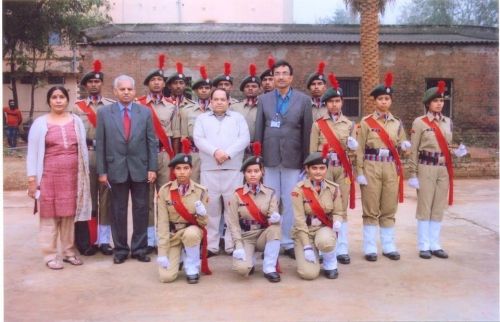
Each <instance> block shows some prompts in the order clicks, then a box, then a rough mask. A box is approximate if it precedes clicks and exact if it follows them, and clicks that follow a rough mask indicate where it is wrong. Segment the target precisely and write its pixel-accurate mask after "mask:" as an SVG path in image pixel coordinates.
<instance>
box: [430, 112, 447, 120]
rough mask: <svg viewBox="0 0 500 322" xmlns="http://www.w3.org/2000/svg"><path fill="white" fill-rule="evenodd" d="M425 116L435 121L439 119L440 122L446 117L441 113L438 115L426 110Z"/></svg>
mask: <svg viewBox="0 0 500 322" xmlns="http://www.w3.org/2000/svg"><path fill="white" fill-rule="evenodd" d="M426 116H427V118H428V119H429V120H430V121H431V122H432V121H434V120H436V121H438V122H439V121H441V122H446V119H445V117H444V115H443V114H442V113H439V116H438V115H434V113H432V112H427V115H426Z"/></svg>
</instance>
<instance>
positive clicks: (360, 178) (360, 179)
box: [356, 175, 368, 186]
mask: <svg viewBox="0 0 500 322" xmlns="http://www.w3.org/2000/svg"><path fill="white" fill-rule="evenodd" d="M356 181H357V182H358V183H359V185H360V186H367V185H368V181H366V178H365V176H364V175H360V176H358V177H357V178H356Z"/></svg>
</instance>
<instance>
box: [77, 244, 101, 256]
mask: <svg viewBox="0 0 500 322" xmlns="http://www.w3.org/2000/svg"><path fill="white" fill-rule="evenodd" d="M96 253H97V247H95V246H90V247H89V248H87V249H84V250H83V251H81V252H80V254H82V255H83V256H94V255H95V254H96Z"/></svg>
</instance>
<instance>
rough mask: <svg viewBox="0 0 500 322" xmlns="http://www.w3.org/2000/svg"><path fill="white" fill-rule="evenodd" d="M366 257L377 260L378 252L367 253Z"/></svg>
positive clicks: (373, 260) (370, 260)
mask: <svg viewBox="0 0 500 322" xmlns="http://www.w3.org/2000/svg"><path fill="white" fill-rule="evenodd" d="M365 259H366V260H367V261H369V262H375V261H376V260H377V254H375V253H370V254H366V255H365Z"/></svg>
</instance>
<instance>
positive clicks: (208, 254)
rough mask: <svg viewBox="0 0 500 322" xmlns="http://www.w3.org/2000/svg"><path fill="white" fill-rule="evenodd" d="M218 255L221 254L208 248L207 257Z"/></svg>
mask: <svg viewBox="0 0 500 322" xmlns="http://www.w3.org/2000/svg"><path fill="white" fill-rule="evenodd" d="M217 255H219V254H217V253H214V252H212V251H210V250H207V258H210V257H214V256H217Z"/></svg>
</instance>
